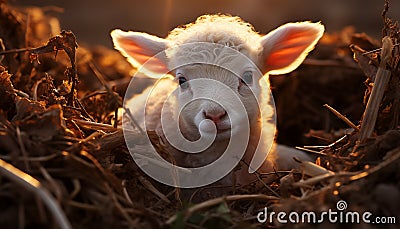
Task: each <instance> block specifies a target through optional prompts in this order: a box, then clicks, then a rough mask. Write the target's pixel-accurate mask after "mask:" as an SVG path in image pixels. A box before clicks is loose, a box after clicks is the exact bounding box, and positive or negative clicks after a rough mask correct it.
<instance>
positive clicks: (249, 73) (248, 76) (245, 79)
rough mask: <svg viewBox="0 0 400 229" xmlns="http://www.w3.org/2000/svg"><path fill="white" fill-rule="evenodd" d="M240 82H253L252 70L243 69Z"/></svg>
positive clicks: (249, 83)
mask: <svg viewBox="0 0 400 229" xmlns="http://www.w3.org/2000/svg"><path fill="white" fill-rule="evenodd" d="M241 80H242V83H244V84H247V85H251V84H252V83H253V72H252V71H245V72H244V73H243V75H242V79H241Z"/></svg>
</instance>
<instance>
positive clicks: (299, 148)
mask: <svg viewBox="0 0 400 229" xmlns="http://www.w3.org/2000/svg"><path fill="white" fill-rule="evenodd" d="M295 148H296V149H298V150H303V151H306V152H310V153H313V154H318V155H321V156H327V155H326V153H322V152H319V151H316V150H312V149H308V148H306V147H300V146H296V147H295ZM315 148H317V147H315Z"/></svg>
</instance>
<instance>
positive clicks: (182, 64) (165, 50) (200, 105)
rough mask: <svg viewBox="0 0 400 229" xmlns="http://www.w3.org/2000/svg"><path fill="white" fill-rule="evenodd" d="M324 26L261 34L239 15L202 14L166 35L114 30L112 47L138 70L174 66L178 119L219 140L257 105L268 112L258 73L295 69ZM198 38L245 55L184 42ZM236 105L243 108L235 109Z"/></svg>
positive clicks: (161, 71)
mask: <svg viewBox="0 0 400 229" xmlns="http://www.w3.org/2000/svg"><path fill="white" fill-rule="evenodd" d="M323 31H324V26H323V25H321V24H320V23H311V22H300V23H288V24H286V25H283V26H281V27H279V28H277V29H275V30H274V31H271V32H270V33H268V34H267V35H264V36H261V35H259V34H258V33H257V32H255V31H254V30H253V28H252V26H251V25H249V24H248V23H245V22H243V21H242V20H241V19H240V18H238V17H231V16H224V15H206V16H202V17H199V19H198V20H197V21H196V22H195V23H192V24H189V25H186V26H184V27H180V28H177V29H175V30H173V31H172V32H171V33H170V34H169V36H168V37H167V38H166V39H163V38H159V37H156V36H152V35H149V34H146V33H140V32H123V31H121V30H114V31H113V32H112V33H111V36H112V37H113V42H114V45H115V48H116V49H118V50H119V51H121V53H122V54H123V55H125V56H126V57H128V60H129V61H130V62H131V63H132V65H133V66H134V67H136V68H138V69H139V70H140V71H142V72H144V73H147V74H149V75H150V76H156V77H160V76H163V75H165V74H166V73H168V72H173V73H174V75H175V78H176V80H177V81H178V82H179V84H180V85H179V89H178V90H176V92H175V96H176V97H177V98H178V101H179V104H180V105H179V108H180V109H179V111H180V112H179V114H180V115H181V117H180V122H181V123H184V124H187V125H188V126H191V127H193V128H190V130H193V131H192V132H194V133H197V134H201V135H202V136H204V137H207V136H208V135H210V136H212V135H213V134H212V133H213V132H214V133H215V132H216V133H217V140H218V139H226V138H228V137H229V135H230V134H237V133H240V132H241V131H242V130H243V129H242V128H243V127H242V124H243V123H244V122H250V125H251V124H252V122H256V121H257V118H258V117H259V114H260V110H261V113H262V114H265V113H268V111H267V112H265V109H268V107H269V106H268V105H265V104H264V105H262V107H260V108H259V107H258V104H259V103H260V98H261V97H262V98H263V100H264V101H269V98H265V97H266V96H270V94H269V93H263V90H262V88H263V87H264V86H265V85H266V86H267V87H268V83H267V82H264V81H263V80H261V79H266V78H267V76H268V74H285V73H288V72H291V71H293V70H294V69H296V68H297V67H298V66H299V65H300V64H301V62H302V61H303V60H304V59H305V57H306V56H307V54H308V52H310V51H311V50H312V49H313V48H314V46H315V44H316V43H317V42H318V40H319V39H320V38H321V37H322V34H323ZM202 42H203V45H204V44H215V45H222V46H229V47H234V48H235V50H236V52H240V53H244V54H245V56H246V57H248V60H247V61H243V59H241V58H240V56H241V55H236V54H234V55H227V56H226V55H225V54H224V55H219V54H221V52H224V51H226V50H229V49H226V48H222V49H219V50H218V51H217V50H216V49H207V48H206V49H204V47H203V46H202V45H194V46H190V48H189V49H183V48H182V46H183V45H188V44H189V45H190V44H192V43H202ZM182 51H183V52H182ZM238 56H239V58H236V57H238ZM249 60H251V61H249ZM256 65H257V66H258V67H260V68H261V69H260V71H261V73H260V71H259V70H257V67H255V66H256ZM261 75H264V76H265V77H262V76H261ZM263 85H264V86H263ZM240 106H242V107H243V106H244V109H237V108H240ZM239 110H242V111H240V112H238V111H239ZM262 118H264V117H262ZM260 125H261V124H260ZM214 126H215V127H216V130H215V128H214ZM245 126H249V125H245ZM260 128H262V127H261V126H260ZM262 131H264V130H262ZM267 131H268V130H267ZM260 152H261V151H260ZM258 157H262V156H260V155H258ZM251 166H252V165H251ZM256 167H257V166H256Z"/></svg>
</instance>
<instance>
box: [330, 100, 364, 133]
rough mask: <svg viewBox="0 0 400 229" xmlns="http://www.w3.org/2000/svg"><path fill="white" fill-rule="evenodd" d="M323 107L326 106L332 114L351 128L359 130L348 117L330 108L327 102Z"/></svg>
mask: <svg viewBox="0 0 400 229" xmlns="http://www.w3.org/2000/svg"><path fill="white" fill-rule="evenodd" d="M324 107H326V108H328V109H329V111H331V112H332V113H333V114H334V115H336V117H338V118H339V119H340V120H342V121H343V122H345V123H346V124H347V125H349V126H350V127H351V128H353V129H354V130H356V131H360V129H359V128H358V127H357V126H356V125H355V124H354V123H353V122H351V121H350V120H349V119H348V118H346V117H345V116H344V115H342V114H341V113H339V112H338V111H337V110H335V109H334V108H332V107H331V106H329V105H328V104H324Z"/></svg>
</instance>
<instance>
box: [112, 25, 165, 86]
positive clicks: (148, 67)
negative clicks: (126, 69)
mask: <svg viewBox="0 0 400 229" xmlns="http://www.w3.org/2000/svg"><path fill="white" fill-rule="evenodd" d="M111 37H112V40H113V42H114V46H115V49H117V50H119V51H120V52H121V53H122V55H124V56H125V57H127V58H128V61H129V62H130V63H131V64H132V65H133V66H134V67H135V68H137V69H139V68H140V67H142V66H143V68H142V69H141V71H142V72H143V73H145V74H147V75H149V76H151V77H155V78H158V77H161V76H163V75H164V74H166V73H168V67H167V58H166V56H165V53H164V52H163V51H164V50H165V49H166V48H167V43H168V42H167V41H166V40H165V39H162V38H159V37H156V36H152V35H149V34H147V33H140V32H131V31H129V32H124V31H122V30H119V29H116V30H113V31H112V32H111ZM160 52H162V53H160ZM157 54H158V55H157ZM145 63H146V64H145ZM144 64H145V65H144Z"/></svg>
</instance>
